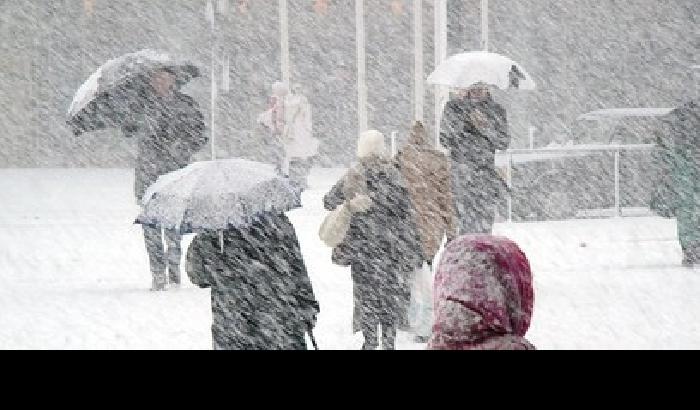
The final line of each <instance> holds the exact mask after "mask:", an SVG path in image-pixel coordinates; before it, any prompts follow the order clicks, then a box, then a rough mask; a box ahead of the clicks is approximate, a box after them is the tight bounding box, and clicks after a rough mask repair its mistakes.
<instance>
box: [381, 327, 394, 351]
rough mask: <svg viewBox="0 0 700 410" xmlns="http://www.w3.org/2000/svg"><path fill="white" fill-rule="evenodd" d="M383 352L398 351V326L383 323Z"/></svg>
mask: <svg viewBox="0 0 700 410" xmlns="http://www.w3.org/2000/svg"><path fill="white" fill-rule="evenodd" d="M382 350H396V324H394V323H382Z"/></svg>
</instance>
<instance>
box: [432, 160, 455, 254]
mask: <svg viewBox="0 0 700 410" xmlns="http://www.w3.org/2000/svg"><path fill="white" fill-rule="evenodd" d="M438 175H439V177H438V180H437V181H436V183H437V184H438V189H439V191H440V198H439V202H438V203H439V204H440V212H441V216H442V218H443V222H444V224H445V225H444V226H445V231H446V232H445V234H446V236H447V240H448V242H449V241H452V240H453V239H454V238H455V237H456V236H457V218H456V212H455V208H454V197H453V196H452V195H453V194H452V176H451V175H450V166H449V163H448V162H447V158H445V159H444V160H442V161H441V163H440V168H439V171H438Z"/></svg>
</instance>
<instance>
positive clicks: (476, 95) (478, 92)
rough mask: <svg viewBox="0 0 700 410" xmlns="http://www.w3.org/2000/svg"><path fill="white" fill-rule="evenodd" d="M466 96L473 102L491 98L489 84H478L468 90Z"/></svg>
mask: <svg viewBox="0 0 700 410" xmlns="http://www.w3.org/2000/svg"><path fill="white" fill-rule="evenodd" d="M466 96H467V97H468V98H469V99H470V100H473V101H482V100H485V99H487V98H489V97H490V96H491V91H490V90H489V86H488V85H487V84H485V83H476V84H474V85H472V86H471V87H469V88H468V89H467V92H466Z"/></svg>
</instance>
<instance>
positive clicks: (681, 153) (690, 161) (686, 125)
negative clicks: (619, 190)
mask: <svg viewBox="0 0 700 410" xmlns="http://www.w3.org/2000/svg"><path fill="white" fill-rule="evenodd" d="M698 129H700V105H698V103H697V102H695V101H691V102H688V103H686V104H684V105H682V106H681V107H679V108H677V109H675V110H673V111H672V112H671V113H670V114H669V115H668V117H667V119H666V121H665V124H664V127H663V131H662V136H661V138H660V141H659V142H660V143H661V145H662V150H661V152H660V153H659V156H660V157H661V158H663V160H662V162H663V163H662V164H659V167H660V168H661V169H662V176H663V179H662V181H661V182H660V183H659V184H658V186H659V187H661V188H659V189H660V190H661V191H662V192H663V193H662V194H661V195H658V196H657V201H658V202H660V204H659V203H656V204H654V203H652V204H653V205H655V208H656V209H657V210H658V209H661V210H665V211H666V213H663V212H662V214H663V215H664V216H675V217H676V218H677V222H678V236H679V239H680V242H681V245H682V246H683V248H684V249H685V248H689V247H698V246H700V229H699V228H698V227H700V148H699V146H700V137H699V136H698ZM664 171H665V172H664ZM659 197H661V198H659Z"/></svg>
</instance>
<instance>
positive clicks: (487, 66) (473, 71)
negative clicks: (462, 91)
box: [428, 51, 535, 90]
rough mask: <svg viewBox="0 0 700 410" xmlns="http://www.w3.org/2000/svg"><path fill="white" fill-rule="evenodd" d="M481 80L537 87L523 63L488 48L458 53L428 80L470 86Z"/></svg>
mask: <svg viewBox="0 0 700 410" xmlns="http://www.w3.org/2000/svg"><path fill="white" fill-rule="evenodd" d="M477 83H486V84H490V85H494V86H496V87H498V88H500V89H502V90H506V89H509V88H519V89H522V90H533V89H535V82H534V81H533V80H532V77H531V76H530V75H529V74H528V73H527V72H526V71H525V69H524V68H523V67H522V66H521V65H520V64H518V63H516V62H515V61H513V60H512V59H510V58H508V57H506V56H504V55H501V54H497V53H490V52H488V51H471V52H467V53H459V54H455V55H453V56H451V57H449V58H448V59H447V60H445V61H444V62H443V63H442V64H440V65H439V66H438V67H437V68H436V69H435V71H433V72H432V73H431V74H430V75H429V76H428V84H432V85H444V86H449V87H454V88H469V87H470V86H472V85H474V84H477Z"/></svg>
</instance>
